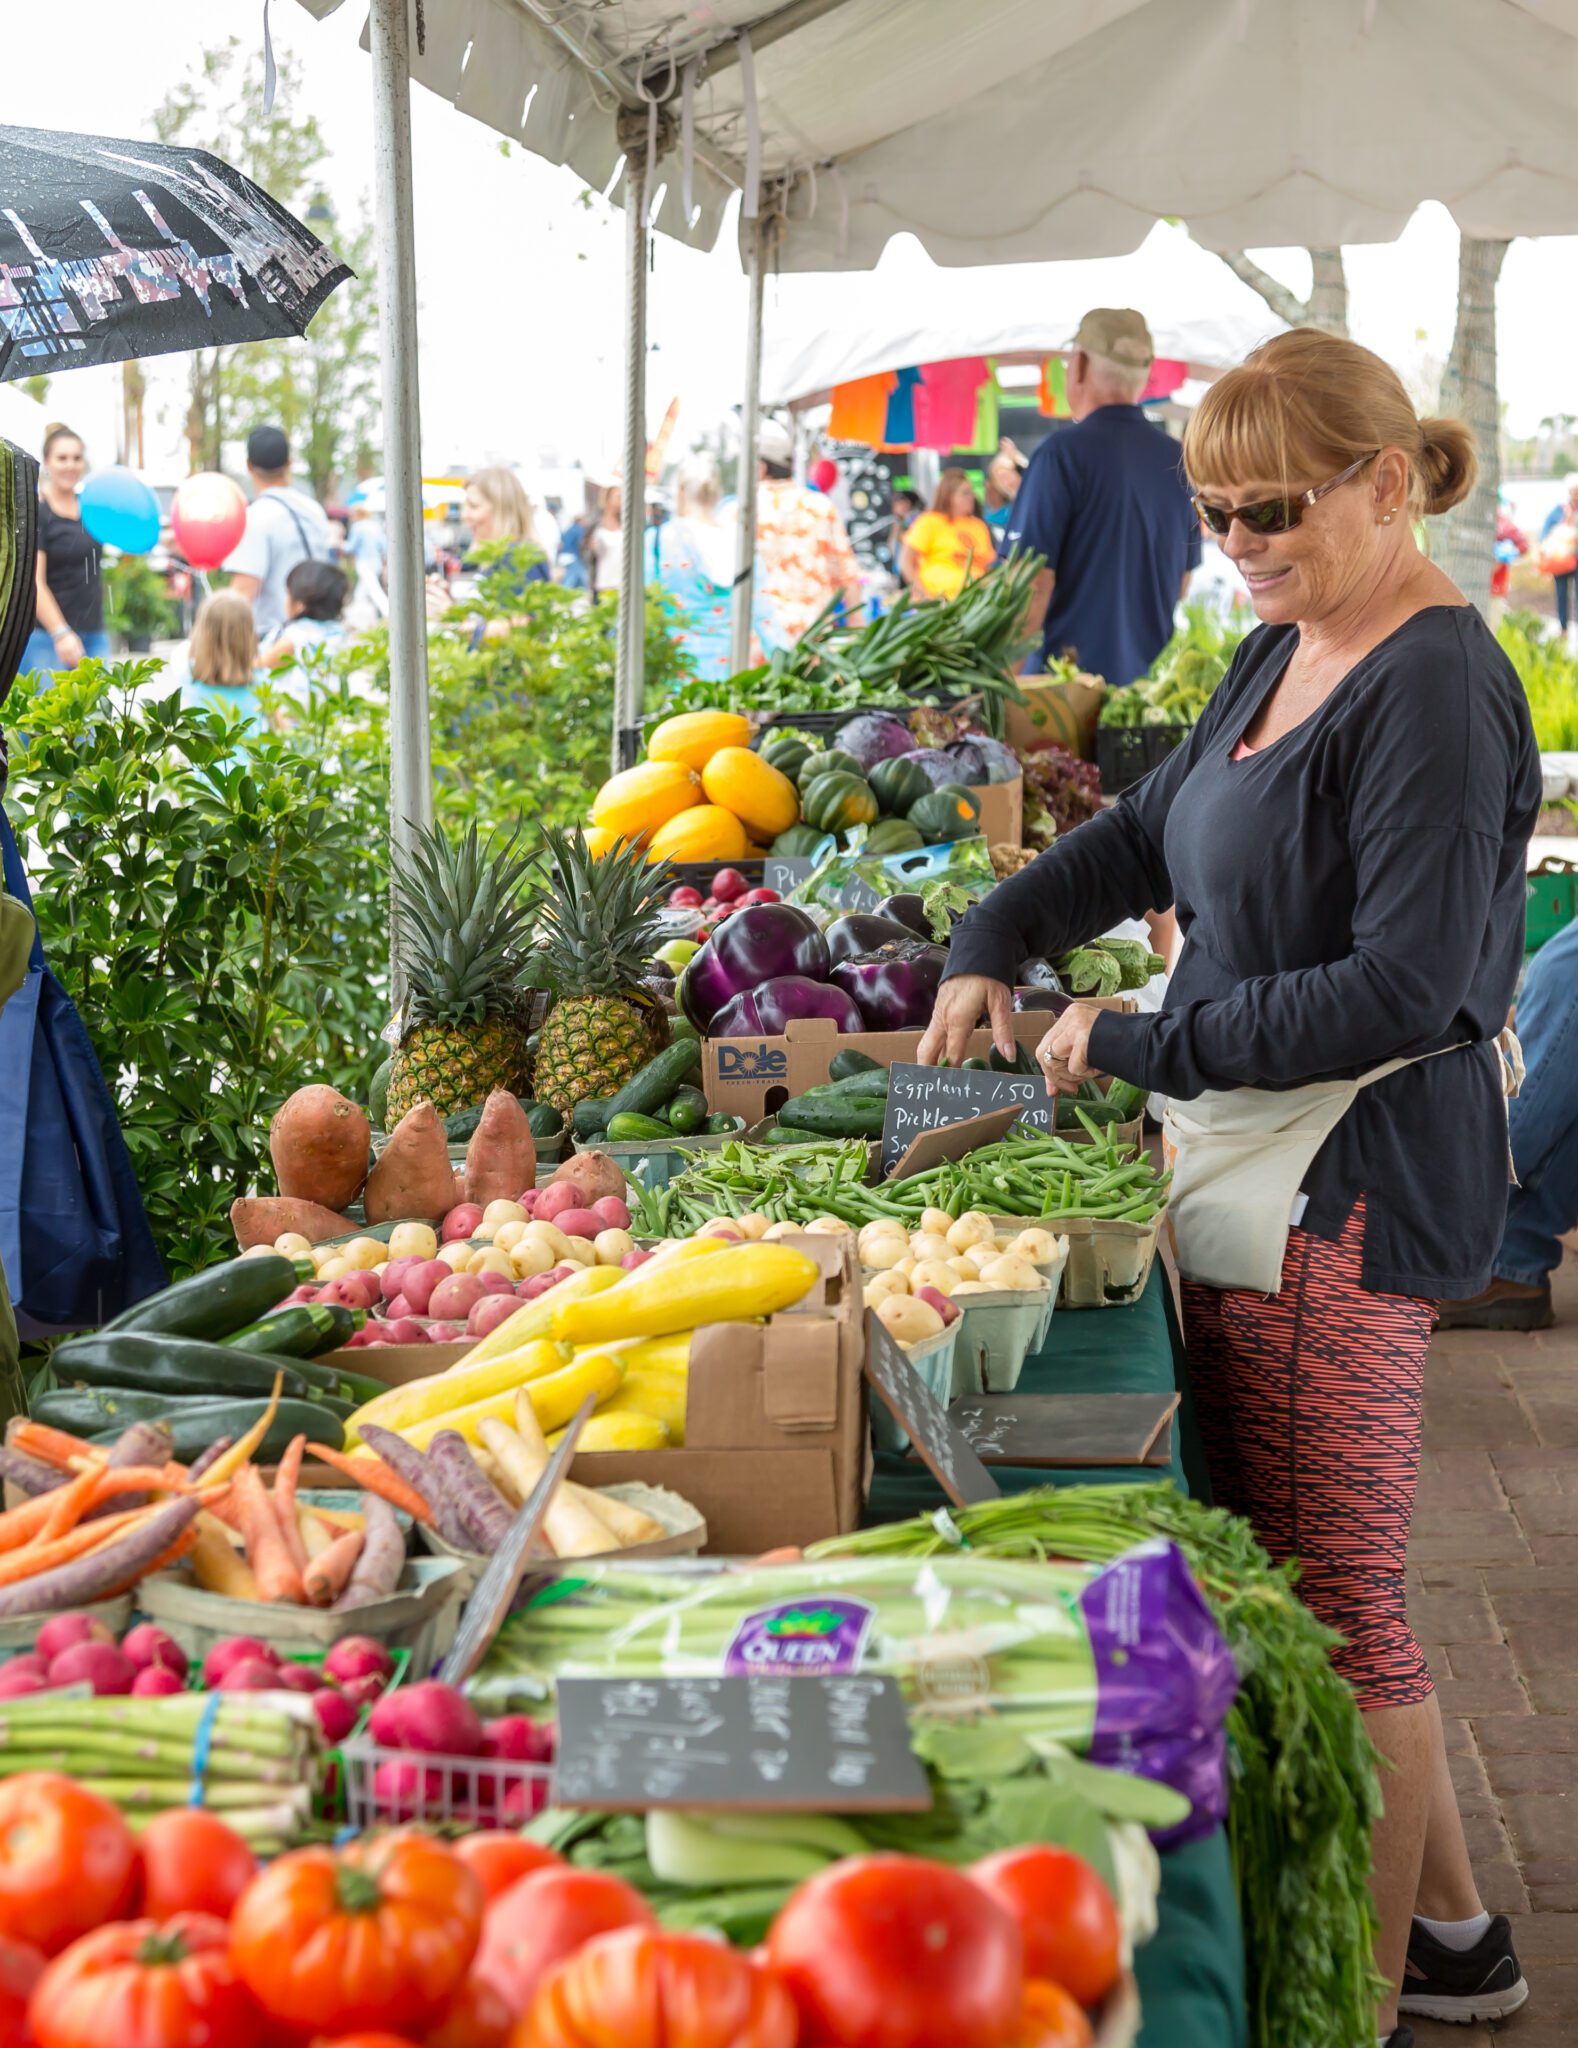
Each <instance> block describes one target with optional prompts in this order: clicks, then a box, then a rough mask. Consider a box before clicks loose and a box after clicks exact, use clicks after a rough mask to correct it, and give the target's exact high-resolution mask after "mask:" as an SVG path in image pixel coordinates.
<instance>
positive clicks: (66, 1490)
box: [36, 1472, 100, 1543]
mask: <svg viewBox="0 0 1578 2048" xmlns="http://www.w3.org/2000/svg"><path fill="white" fill-rule="evenodd" d="M99 1478H100V1474H99V1473H97V1472H84V1473H82V1474H80V1475H79V1477H77V1478H76V1479H68V1480H67V1481H66V1483H65V1485H64V1486H57V1487H56V1488H55V1490H54V1492H53V1493H50V1494H46V1495H45V1499H46V1500H49V1501H51V1502H53V1506H52V1507H51V1508H50V1511H49V1513H48V1514H47V1515H46V1516H45V1517H44V1526H43V1527H42V1528H41V1529H40V1530H39V1532H38V1536H37V1539H36V1540H37V1541H38V1542H40V1543H53V1542H54V1541H55V1538H56V1537H57V1536H64V1535H65V1533H66V1531H67V1530H68V1529H74V1528H75V1527H76V1525H77V1523H78V1522H80V1521H81V1519H82V1517H83V1516H84V1515H85V1514H86V1513H87V1511H88V1509H89V1508H90V1507H91V1506H92V1505H93V1502H94V1499H95V1497H96V1490H97V1487H98V1484H99Z"/></svg>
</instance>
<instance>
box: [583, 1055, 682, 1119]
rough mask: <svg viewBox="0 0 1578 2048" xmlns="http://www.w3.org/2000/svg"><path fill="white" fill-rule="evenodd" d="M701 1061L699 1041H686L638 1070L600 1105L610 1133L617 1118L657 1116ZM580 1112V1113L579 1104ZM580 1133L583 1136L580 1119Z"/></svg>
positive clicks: (657, 1056)
mask: <svg viewBox="0 0 1578 2048" xmlns="http://www.w3.org/2000/svg"><path fill="white" fill-rule="evenodd" d="M697 1058H698V1053H697V1046H696V1041H695V1040H694V1039H692V1038H682V1039H681V1040H680V1041H679V1043H678V1044H677V1045H666V1046H665V1047H664V1048H663V1050H662V1051H661V1052H660V1053H658V1054H656V1055H655V1056H654V1057H653V1058H652V1059H649V1060H648V1061H647V1063H646V1065H645V1066H644V1067H638V1068H637V1069H636V1071H635V1072H634V1073H633V1074H632V1075H631V1076H630V1079H629V1080H628V1081H627V1082H626V1083H625V1085H624V1087H623V1088H621V1089H620V1091H619V1093H618V1094H617V1095H610V1096H609V1098H608V1100H607V1101H606V1102H604V1103H602V1104H601V1105H600V1107H601V1108H602V1109H603V1110H605V1111H606V1112H607V1113H606V1115H605V1116H604V1118H603V1122H604V1124H605V1125H606V1126H607V1127H608V1130H609V1132H610V1133H612V1131H613V1126H614V1118H615V1117H616V1116H627V1115H629V1114H631V1113H632V1112H633V1113H634V1114H636V1115H637V1116H645V1117H655V1116H656V1115H657V1113H658V1111H659V1110H660V1109H661V1108H662V1107H663V1105H664V1103H665V1102H667V1101H668V1099H669V1097H670V1096H671V1095H672V1094H673V1093H674V1091H675V1089H676V1088H683V1087H684V1086H685V1085H686V1084H687V1083H688V1082H689V1080H690V1072H691V1069H692V1067H694V1066H695V1065H696V1062H697ZM576 1109H577V1113H579V1110H580V1104H579V1103H577V1105H576ZM576 1131H577V1135H579V1132H580V1124H579V1121H578V1120H577V1122H576Z"/></svg>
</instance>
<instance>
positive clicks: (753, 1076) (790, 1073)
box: [701, 1010, 1052, 1124]
mask: <svg viewBox="0 0 1578 2048" xmlns="http://www.w3.org/2000/svg"><path fill="white" fill-rule="evenodd" d="M1051 1022H1052V1015H1051V1012H1050V1011H1049V1010H1018V1011H1015V1013H1014V1020H1013V1023H1014V1042H1015V1044H1016V1045H1027V1046H1036V1045H1039V1044H1040V1042H1041V1040H1042V1039H1043V1038H1045V1036H1046V1034H1047V1031H1048V1029H1049V1027H1050V1025H1051ZM921 1036H922V1034H921V1033H920V1032H919V1031H840V1030H838V1028H837V1027H836V1026H835V1025H834V1023H833V1020H832V1019H831V1018H830V1017H796V1018H791V1019H790V1021H789V1024H788V1025H787V1027H786V1028H785V1030H784V1032H783V1034H782V1036H781V1037H770V1038H763V1037H755V1038H704V1039H703V1040H702V1042H701V1085H702V1090H703V1092H704V1093H705V1095H706V1097H707V1107H708V1109H709V1110H711V1112H712V1113H713V1115H714V1116H719V1115H726V1116H743V1117H744V1119H745V1121H746V1123H747V1124H754V1123H760V1122H761V1120H762V1118H763V1117H765V1116H771V1115H772V1114H773V1112H774V1111H775V1110H776V1109H778V1107H779V1106H780V1104H782V1103H785V1102H787V1101H788V1100H789V1098H790V1096H791V1095H803V1094H804V1093H805V1091H806V1090H807V1089H808V1088H815V1087H817V1086H819V1084H820V1083H821V1082H823V1081H825V1080H827V1079H828V1077H829V1073H830V1071H831V1067H832V1061H833V1055H834V1054H835V1053H839V1052H849V1051H854V1052H863V1053H865V1054H866V1056H867V1057H868V1058H869V1059H874V1060H878V1061H880V1062H881V1064H882V1065H883V1066H885V1067H890V1066H892V1064H893V1062H894V1061H895V1060H913V1059H914V1057H915V1055H916V1052H917V1051H918V1050H919V1048H920V1042H921ZM991 1049H992V1034H991V1032H990V1031H988V1030H987V1029H986V1028H985V1027H984V1026H983V1027H982V1028H981V1029H980V1030H979V1031H977V1032H975V1033H974V1034H973V1035H972V1037H971V1039H970V1048H969V1051H968V1053H967V1054H966V1055H965V1057H966V1058H967V1059H983V1060H984V1059H985V1058H986V1056H987V1054H988V1053H989V1052H990V1051H991Z"/></svg>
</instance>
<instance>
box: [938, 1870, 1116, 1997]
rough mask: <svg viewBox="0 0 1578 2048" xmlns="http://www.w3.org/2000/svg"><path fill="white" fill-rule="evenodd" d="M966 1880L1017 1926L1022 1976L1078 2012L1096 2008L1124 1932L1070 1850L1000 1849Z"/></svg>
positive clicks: (1112, 1977)
mask: <svg viewBox="0 0 1578 2048" xmlns="http://www.w3.org/2000/svg"><path fill="white" fill-rule="evenodd" d="M970 1876H971V1877H972V1878H973V1879H974V1880H975V1882H976V1883H977V1884H978V1885H982V1886H984V1887H985V1889H986V1890H987V1891H989V1892H990V1893H991V1895H992V1897H993V1898H994V1899H996V1900H997V1902H998V1904H999V1905H1000V1906H1002V1907H1003V1908H1004V1910H1005V1911H1007V1912H1009V1913H1011V1914H1012V1915H1013V1916H1014V1918H1015V1919H1016V1920H1017V1921H1018V1923H1019V1931H1020V1933H1021V1935H1022V1936H1023V1937H1024V1944H1025V1975H1026V1976H1027V1977H1046V1978H1050V1980H1051V1981H1052V1982H1053V1983H1054V1984H1061V1985H1062V1986H1063V1988H1064V1990H1065V1991H1071V1992H1072V1993H1073V1994H1074V1997H1075V1998H1076V1999H1077V2000H1078V2002H1079V2003H1080V2004H1081V2005H1096V2004H1098V2003H1099V2002H1100V2001H1101V2000H1102V1999H1103V1998H1105V1997H1106V1995H1107V1993H1108V1992H1109V1991H1110V1990H1111V1989H1112V1987H1113V1985H1114V1984H1115V1983H1116V1982H1117V1981H1118V1971H1119V1969H1120V1968H1121V1967H1122V1964H1121V1949H1122V1943H1123V1930H1122V1928H1121V1926H1120V1924H1119V1921H1118V1909H1117V1907H1116V1906H1115V1905H1114V1904H1113V1902H1112V1894H1111V1892H1109V1891H1108V1889H1107V1887H1106V1886H1105V1885H1104V1884H1103V1883H1102V1881H1101V1879H1100V1878H1099V1877H1098V1876H1097V1875H1096V1873H1095V1871H1093V1870H1092V1869H1091V1867H1090V1865H1089V1864H1088V1863H1087V1862H1086V1861H1085V1860H1084V1858H1083V1857H1081V1856H1076V1855H1074V1854H1073V1853H1072V1851H1070V1850H1068V1849H1054V1848H1052V1847H1051V1846H1050V1845H1049V1844H1046V1843H1038V1844H1035V1845H1033V1846H1031V1847H1028V1848H1023V1849H1000V1850H999V1851H998V1852H997V1854H996V1855H995V1856H985V1857H983V1858H982V1859H981V1861H980V1862H979V1863H976V1864H972V1866H971V1868H970Z"/></svg>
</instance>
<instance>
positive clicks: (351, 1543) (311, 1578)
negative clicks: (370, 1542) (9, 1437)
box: [306, 1529, 367, 1607]
mask: <svg viewBox="0 0 1578 2048" xmlns="http://www.w3.org/2000/svg"><path fill="white" fill-rule="evenodd" d="M366 1540H367V1539H366V1537H365V1536H364V1535H363V1534H362V1532H361V1530H360V1529H347V1530H346V1532H345V1534H344V1535H343V1536H336V1537H335V1539H334V1541H333V1542H332V1543H331V1544H330V1545H329V1547H328V1549H327V1550H325V1551H324V1552H323V1554H322V1555H321V1556H319V1557H315V1558H314V1559H313V1561H312V1563H311V1564H310V1565H308V1567H307V1577H306V1587H307V1598H308V1600H309V1601H310V1602H311V1604H312V1605H313V1606H314V1607H332V1606H333V1605H334V1603H335V1601H336V1600H338V1599H339V1597H340V1595H341V1594H342V1593H343V1592H344V1591H345V1588H346V1586H347V1584H348V1583H349V1581H350V1576H351V1573H352V1572H353V1571H354V1570H355V1568H356V1560H357V1559H358V1558H359V1557H360V1556H361V1554H362V1545H363V1544H364V1543H365V1542H366Z"/></svg>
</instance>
